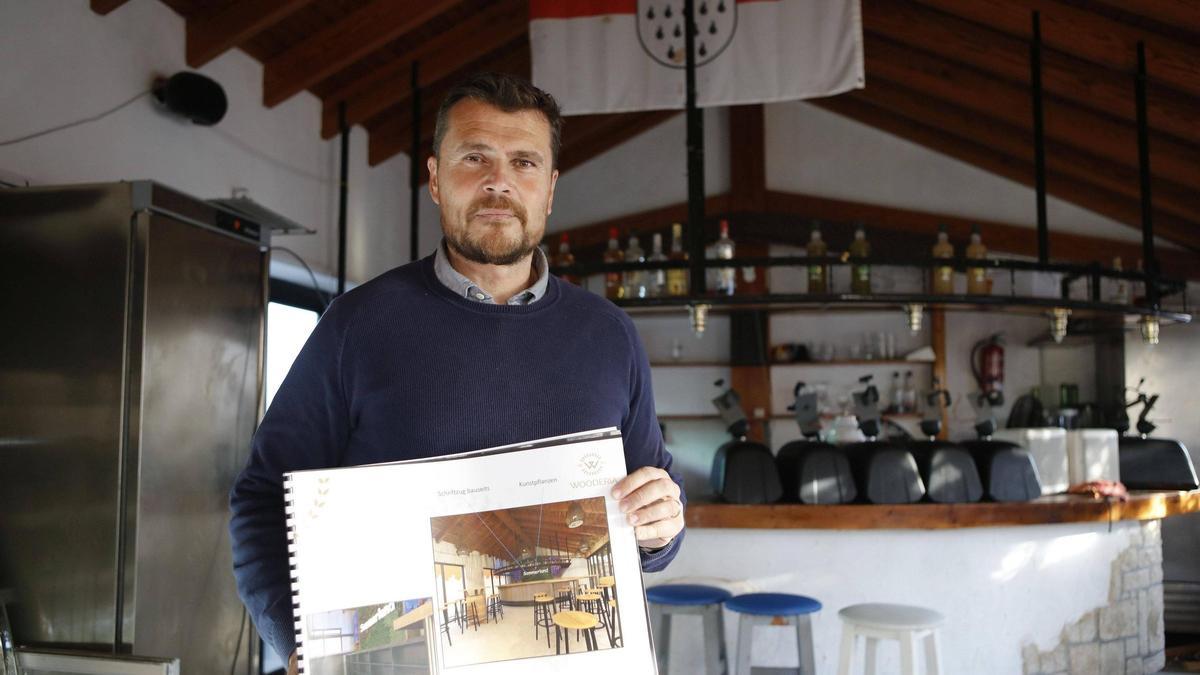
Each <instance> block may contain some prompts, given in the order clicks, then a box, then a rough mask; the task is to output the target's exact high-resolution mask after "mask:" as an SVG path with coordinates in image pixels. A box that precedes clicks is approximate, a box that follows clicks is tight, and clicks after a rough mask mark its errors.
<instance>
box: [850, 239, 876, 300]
mask: <svg viewBox="0 0 1200 675" xmlns="http://www.w3.org/2000/svg"><path fill="white" fill-rule="evenodd" d="M848 253H849V254H850V257H851V258H857V259H861V260H862V262H857V263H853V264H851V265H850V292H851V293H854V294H857V295H870V293H871V266H870V265H869V264H867V262H866V260H865V259H866V258H869V257H870V256H871V244H870V242H868V241H867V233H866V232H865V231H863V227H862V225H859V226H858V227H857V228H856V229H855V230H854V241H852V242H850V250H849V251H848Z"/></svg>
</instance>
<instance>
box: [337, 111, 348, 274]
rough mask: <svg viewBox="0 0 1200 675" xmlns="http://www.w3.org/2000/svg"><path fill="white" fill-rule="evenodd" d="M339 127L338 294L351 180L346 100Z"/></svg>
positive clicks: (343, 259) (343, 265)
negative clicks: (348, 184)
mask: <svg viewBox="0 0 1200 675" xmlns="http://www.w3.org/2000/svg"><path fill="white" fill-rule="evenodd" d="M338 129H339V130H340V131H341V134H342V167H341V171H340V173H339V175H338V286H337V294H338V295H341V294H342V293H345V292H346V201H347V199H348V195H347V192H346V187H347V183H348V182H349V181H350V175H349V174H350V127H348V126H346V102H345V101H341V102H339V103H338Z"/></svg>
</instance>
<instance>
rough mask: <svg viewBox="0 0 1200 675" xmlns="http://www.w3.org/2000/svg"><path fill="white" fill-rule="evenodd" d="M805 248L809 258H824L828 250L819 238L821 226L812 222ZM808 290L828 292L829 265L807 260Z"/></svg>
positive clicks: (811, 291) (823, 241)
mask: <svg viewBox="0 0 1200 675" xmlns="http://www.w3.org/2000/svg"><path fill="white" fill-rule="evenodd" d="M806 250H807V252H808V257H809V258H824V257H825V256H826V255H827V254H828V252H829V247H828V246H826V245H825V240H824V239H822V238H821V228H820V226H819V225H818V224H817V223H815V222H814V223H813V228H812V235H810V236H809V239H808V246H807V247H806ZM808 292H809V293H828V292H829V265H826V264H825V263H812V262H809V264H808Z"/></svg>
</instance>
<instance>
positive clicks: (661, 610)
mask: <svg viewBox="0 0 1200 675" xmlns="http://www.w3.org/2000/svg"><path fill="white" fill-rule="evenodd" d="M731 597H733V594H732V593H730V592H729V591H727V590H725V589H723V588H717V587H716V586H702V585H700V584H664V585H662V586H652V587H650V588H647V589H646V600H648V601H649V602H650V620H651V630H652V631H653V634H654V640H655V651H656V652H658V672H659V675H668V674H669V673H670V670H669V667H670V654H671V616H672V615H674V614H699V615H700V616H701V620H702V621H703V623H704V630H703V637H704V673H705V675H722V673H724V672H725V618H724V616H723V615H722V613H721V603H722V602H725V601H726V600H728V599H729V598H731Z"/></svg>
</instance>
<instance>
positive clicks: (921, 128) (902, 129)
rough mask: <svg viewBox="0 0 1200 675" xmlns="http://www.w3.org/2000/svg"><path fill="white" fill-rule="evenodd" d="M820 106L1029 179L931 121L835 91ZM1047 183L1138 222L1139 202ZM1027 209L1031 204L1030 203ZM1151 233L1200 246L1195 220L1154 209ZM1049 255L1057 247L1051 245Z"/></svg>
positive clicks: (1054, 179)
mask: <svg viewBox="0 0 1200 675" xmlns="http://www.w3.org/2000/svg"><path fill="white" fill-rule="evenodd" d="M818 105H820V106H821V107H823V108H826V109H828V110H832V111H834V112H836V113H838V114H841V115H845V116H847V117H850V118H852V119H856V120H858V121H860V122H862V123H864V124H869V125H870V126H873V127H875V128H877V129H882V130H884V131H887V132H889V133H892V134H895V135H897V136H900V137H902V138H906V139H908V140H910V141H913V142H915V143H919V144H921V145H923V146H925V147H927V148H930V149H932V150H934V151H936V152H940V153H943V154H946V155H950V156H951V157H955V158H957V159H960V160H962V161H965V162H967V163H970V164H973V165H975V166H977V167H979V168H981V169H984V170H985V171H989V172H991V173H995V174H997V175H1000V176H1003V177H1005V178H1008V179H1010V180H1013V181H1016V182H1019V183H1021V184H1023V185H1026V186H1032V184H1033V163H1032V162H1031V161H1028V160H1021V159H1018V158H1015V157H1010V156H1006V155H1002V154H1000V153H997V152H995V151H993V150H991V149H989V148H985V147H984V146H982V145H979V144H977V143H975V142H972V141H968V140H965V139H959V138H956V137H953V136H950V135H949V134H946V133H945V132H944V131H942V130H940V129H936V128H934V127H932V126H927V125H925V124H922V123H919V122H914V121H912V120H908V119H905V118H903V117H901V116H899V115H896V114H895V113H892V112H891V111H889V110H886V109H884V108H877V107H875V106H872V105H870V104H867V103H865V102H862V101H860V100H857V99H851V98H845V97H834V98H829V99H824V100H821V101H819V102H818ZM1046 181H1047V184H1048V185H1053V186H1054V190H1053V191H1052V192H1051V194H1053V195H1054V196H1056V197H1059V198H1061V199H1064V200H1066V201H1069V202H1071V203H1074V204H1077V205H1079V206H1082V207H1083V208H1085V209H1088V210H1091V211H1094V212H1096V213H1099V214H1101V215H1104V216H1107V217H1109V218H1112V219H1114V220H1117V221H1118V222H1122V223H1124V224H1126V225H1131V226H1133V227H1138V226H1139V224H1140V217H1141V209H1140V206H1139V205H1138V202H1137V201H1135V200H1131V199H1126V198H1122V197H1120V196H1118V195H1114V194H1113V193H1112V192H1110V191H1108V190H1105V189H1103V188H1098V187H1096V186H1094V185H1091V184H1088V183H1085V182H1083V181H1080V180H1077V179H1074V178H1072V177H1070V176H1066V175H1061V174H1058V173H1057V172H1050V171H1047V179H1046ZM1030 210H1031V211H1032V204H1031V209H1030ZM1154 226H1155V234H1157V235H1158V236H1161V237H1163V238H1164V239H1168V240H1170V241H1173V242H1175V243H1177V244H1180V245H1183V246H1187V247H1188V248H1190V249H1192V250H1193V251H1196V250H1200V227H1197V226H1196V224H1195V223H1192V222H1189V221H1184V220H1182V219H1180V218H1173V217H1170V216H1168V215H1166V214H1161V213H1160V214H1156V216H1155V221H1154ZM1051 253H1052V255H1057V251H1054V250H1053V249H1052V251H1051Z"/></svg>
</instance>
